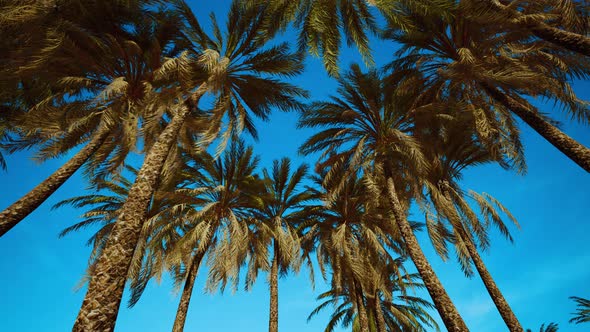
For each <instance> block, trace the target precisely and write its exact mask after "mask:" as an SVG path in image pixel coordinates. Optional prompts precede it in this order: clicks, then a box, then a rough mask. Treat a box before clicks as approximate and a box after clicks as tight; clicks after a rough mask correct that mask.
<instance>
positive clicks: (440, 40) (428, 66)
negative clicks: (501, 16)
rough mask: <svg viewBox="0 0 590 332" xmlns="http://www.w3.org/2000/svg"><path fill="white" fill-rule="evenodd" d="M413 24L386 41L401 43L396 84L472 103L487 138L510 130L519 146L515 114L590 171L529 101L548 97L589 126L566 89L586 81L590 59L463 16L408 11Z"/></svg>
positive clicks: (576, 147) (583, 155)
mask: <svg viewBox="0 0 590 332" xmlns="http://www.w3.org/2000/svg"><path fill="white" fill-rule="evenodd" d="M400 10H405V11H406V17H407V18H408V19H411V20H412V22H414V24H413V25H412V28H411V29H409V30H407V31H401V30H399V29H398V26H397V23H396V22H390V30H389V32H388V33H386V37H387V38H390V39H392V40H394V41H396V42H399V43H401V45H402V48H401V49H400V50H399V51H398V52H397V53H396V55H398V56H400V58H399V59H396V60H394V61H393V62H392V63H391V64H390V65H389V67H390V68H391V69H393V73H392V80H393V81H394V82H395V81H398V80H400V79H404V78H405V79H408V80H410V81H413V82H415V83H416V84H417V85H415V86H413V87H411V89H412V90H416V89H419V90H421V91H422V92H423V93H422V98H423V99H424V100H426V101H431V100H432V99H433V98H435V99H436V98H438V97H444V98H445V100H444V102H458V101H463V102H465V101H468V103H469V106H468V107H469V109H470V110H472V111H473V113H474V116H475V119H477V121H476V128H477V129H478V133H479V135H481V136H485V135H486V134H488V135H489V134H490V133H493V132H494V131H496V132H499V131H500V130H499V129H498V127H499V125H503V126H508V127H509V128H511V130H510V131H511V139H512V140H513V141H514V144H513V145H514V146H515V147H517V148H518V147H520V146H521V144H520V142H519V140H518V130H517V128H516V125H515V121H514V119H513V115H516V116H517V117H519V118H520V119H522V120H523V121H524V122H525V123H526V124H527V125H528V126H530V127H531V128H532V129H533V130H535V131H536V132H537V133H539V134H540V135H541V136H542V137H543V138H545V139H546V140H547V141H548V142H549V143H551V144H552V145H554V146H555V147H556V148H557V149H558V150H560V151H561V152H562V153H564V154H565V155H566V156H567V157H568V158H570V159H571V160H572V161H574V162H575V163H577V164H578V165H579V166H580V167H582V168H583V169H585V170H586V171H589V172H590V149H588V148H587V147H585V146H583V145H582V144H580V143H579V142H577V141H575V140H574V139H573V138H571V137H569V136H568V135H567V134H565V133H564V132H562V131H561V130H559V129H558V128H557V127H556V126H555V125H554V124H553V123H552V120H550V119H549V118H548V117H547V116H545V115H544V114H543V113H541V112H540V111H539V110H538V109H536V108H535V107H534V106H533V105H531V104H530V103H529V102H528V101H527V100H526V99H525V96H531V97H537V96H543V97H546V98H549V99H553V100H555V101H556V102H557V103H559V104H561V105H563V109H564V110H566V111H567V112H568V113H569V114H570V115H571V116H572V117H573V118H576V119H577V120H579V121H580V122H582V123H588V122H589V114H590V112H589V111H588V104H587V103H586V102H584V101H582V100H579V99H578V98H577V97H576V95H575V94H574V93H573V92H572V91H573V90H572V88H571V86H570V85H569V83H568V80H569V79H571V78H584V77H588V74H589V73H590V62H589V61H590V60H587V59H586V58H584V59H580V58H579V57H578V56H577V55H576V54H573V53H572V52H569V51H567V50H562V49H558V48H555V47H551V46H550V45H547V44H544V43H539V42H536V41H530V40H528V39H526V38H525V37H523V36H522V34H520V33H518V32H510V31H509V32H505V31H501V30H500V31H499V30H497V29H496V27H495V26H488V27H481V26H480V25H479V24H478V23H475V22H473V21H471V20H469V19H468V18H466V17H465V15H464V14H465V13H464V12H462V11H461V8H459V9H457V10H456V11H455V15H452V16H449V17H447V18H444V17H435V16H431V15H424V14H422V13H419V12H415V11H412V10H411V9H408V8H405V9H400Z"/></svg>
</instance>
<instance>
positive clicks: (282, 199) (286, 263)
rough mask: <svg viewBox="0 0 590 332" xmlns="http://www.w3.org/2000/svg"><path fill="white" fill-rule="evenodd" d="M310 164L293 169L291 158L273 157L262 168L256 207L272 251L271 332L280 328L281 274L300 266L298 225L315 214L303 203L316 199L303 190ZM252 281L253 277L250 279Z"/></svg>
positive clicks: (309, 192)
mask: <svg viewBox="0 0 590 332" xmlns="http://www.w3.org/2000/svg"><path fill="white" fill-rule="evenodd" d="M307 169H308V167H307V165H301V166H299V167H297V168H296V169H295V170H293V171H291V161H290V160H289V159H288V158H283V159H281V160H275V161H273V164H272V168H271V170H270V171H269V170H267V169H264V170H263V181H264V191H263V192H262V194H261V196H260V198H261V199H262V201H261V204H260V208H259V209H256V210H255V211H254V217H255V219H256V220H257V222H256V223H255V225H256V226H257V227H258V228H260V231H261V232H260V233H267V234H268V235H269V236H267V239H268V242H269V243H268V245H269V246H270V248H271V249H270V251H269V252H268V255H269V257H270V255H272V263H271V264H270V275H269V288H270V314H269V324H268V326H269V328H268V330H269V332H278V329H279V286H278V279H279V276H280V275H281V276H284V275H286V274H287V273H288V271H289V269H290V268H293V269H294V270H295V271H297V270H298V269H299V265H300V260H301V259H300V256H301V244H300V241H301V239H300V238H299V236H300V234H299V233H298V229H299V225H302V224H304V223H305V222H306V221H308V220H309V219H311V218H312V214H311V213H310V212H311V211H310V210H308V209H306V207H305V206H304V205H305V204H306V203H308V202H309V201H310V200H312V199H313V195H312V193H311V191H309V190H302V189H301V185H302V181H303V180H304V179H305V177H306V175H307ZM249 282H253V281H249Z"/></svg>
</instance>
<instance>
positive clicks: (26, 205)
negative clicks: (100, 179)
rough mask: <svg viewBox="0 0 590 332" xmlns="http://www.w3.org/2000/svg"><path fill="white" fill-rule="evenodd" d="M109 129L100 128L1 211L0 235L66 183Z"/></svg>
mask: <svg viewBox="0 0 590 332" xmlns="http://www.w3.org/2000/svg"><path fill="white" fill-rule="evenodd" d="M109 133H110V132H109V130H108V129H105V128H102V129H99V130H98V131H97V132H96V133H95V134H94V135H93V136H92V139H91V140H90V142H88V144H86V146H84V147H83V148H82V149H81V150H80V151H78V153H76V154H75V155H74V156H73V157H72V158H71V159H70V160H68V161H67V162H66V163H65V164H64V165H63V166H61V167H60V168H59V169H58V170H56V171H55V172H54V173H53V174H51V175H50V176H49V177H48V178H47V179H45V180H44V181H43V182H41V183H40V184H39V185H37V186H36V187H35V188H34V189H33V190H31V191H29V192H28V193H27V194H26V195H24V196H23V197H22V198H20V199H19V200H18V201H16V202H14V203H13V204H12V205H10V206H9V207H7V208H6V209H5V210H4V211H2V212H1V213H0V237H1V236H2V235H4V234H6V232H8V231H9V230H10V229H12V228H13V227H14V226H16V225H17V224H18V223H19V222H20V221H21V220H23V219H24V218H25V217H27V216H28V215H29V214H31V213H32V212H33V211H35V209H37V208H38V207H39V205H41V204H42V203H43V202H45V200H47V198H49V196H51V195H52V194H53V193H54V192H55V191H56V190H57V189H59V187H61V185H62V184H64V183H65V182H66V181H67V180H68V179H69V178H70V177H71V176H72V175H73V174H74V173H76V171H77V170H78V169H80V167H82V165H84V163H85V162H86V161H87V160H88V159H89V158H90V157H91V156H92V155H93V154H94V153H95V152H96V150H98V149H99V148H100V146H101V145H102V144H103V143H104V141H105V140H106V139H107V137H108V136H109Z"/></svg>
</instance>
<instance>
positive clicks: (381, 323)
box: [375, 292, 387, 332]
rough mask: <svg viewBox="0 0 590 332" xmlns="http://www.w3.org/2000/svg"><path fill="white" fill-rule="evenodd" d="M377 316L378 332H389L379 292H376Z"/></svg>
mask: <svg viewBox="0 0 590 332" xmlns="http://www.w3.org/2000/svg"><path fill="white" fill-rule="evenodd" d="M375 315H376V316H377V332H387V327H386V326H387V325H386V323H385V317H384V316H383V308H381V299H380V298H379V292H375Z"/></svg>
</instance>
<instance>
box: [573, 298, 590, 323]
mask: <svg viewBox="0 0 590 332" xmlns="http://www.w3.org/2000/svg"><path fill="white" fill-rule="evenodd" d="M570 299H572V300H574V301H575V302H576V303H577V304H578V308H577V310H576V312H575V313H574V318H572V319H570V323H576V324H581V323H588V322H590V301H589V300H587V299H584V298H581V297H577V296H571V297H570Z"/></svg>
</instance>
